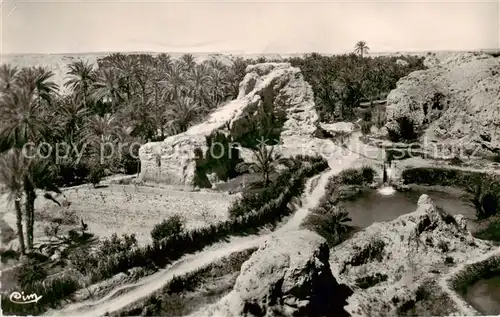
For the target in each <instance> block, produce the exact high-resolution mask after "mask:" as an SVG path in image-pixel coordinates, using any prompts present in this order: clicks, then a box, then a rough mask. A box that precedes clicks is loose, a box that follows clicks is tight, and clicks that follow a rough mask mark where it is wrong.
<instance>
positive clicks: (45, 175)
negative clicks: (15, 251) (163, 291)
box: [23, 158, 62, 250]
mask: <svg viewBox="0 0 500 317" xmlns="http://www.w3.org/2000/svg"><path fill="white" fill-rule="evenodd" d="M25 167H26V169H25V172H24V175H23V188H24V193H25V195H26V203H25V211H26V234H27V238H28V250H32V249H33V228H34V226H35V200H36V198H37V195H36V190H37V189H42V190H45V191H52V192H55V193H57V194H61V193H62V192H61V191H60V190H59V188H58V187H57V186H56V185H55V177H54V173H53V170H52V164H51V162H50V161H48V160H46V161H43V160H40V159H37V158H35V159H30V160H26V165H25ZM45 197H47V198H49V199H51V200H53V201H55V202H56V203H57V201H56V200H54V199H53V198H52V196H50V195H48V194H46V196H45Z"/></svg>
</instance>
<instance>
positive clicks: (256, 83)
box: [139, 63, 333, 185]
mask: <svg viewBox="0 0 500 317" xmlns="http://www.w3.org/2000/svg"><path fill="white" fill-rule="evenodd" d="M264 102H272V105H273V108H274V109H277V110H281V111H283V112H284V113H286V119H287V120H286V121H285V123H284V126H283V131H282V133H281V144H279V146H278V148H279V150H280V151H281V152H282V154H283V155H284V156H291V155H297V154H305V155H312V154H315V153H319V151H322V150H321V148H328V149H329V147H332V146H333V143H332V141H330V140H322V139H315V138H313V137H312V136H311V135H312V133H313V132H314V131H315V124H316V123H317V121H318V115H317V113H316V111H315V108H314V96H313V92H312V89H311V87H310V85H309V84H308V83H307V82H306V81H305V80H304V78H303V76H302V74H301V73H300V70H299V69H298V68H295V67H292V66H291V65H290V64H289V63H264V64H257V65H250V66H248V68H247V75H246V76H245V78H244V79H243V81H242V82H241V84H240V91H239V95H238V98H237V99H236V100H234V101H231V102H229V103H228V104H226V105H225V106H223V107H221V108H219V109H217V110H216V111H215V112H214V113H212V114H211V115H210V117H209V118H208V119H207V121H205V122H203V123H201V124H198V125H195V126H192V127H191V128H190V129H189V130H188V131H186V132H184V133H181V134H178V135H174V136H171V137H168V138H167V139H165V141H163V142H155V143H147V144H145V145H144V146H142V147H141V148H140V151H139V156H140V159H141V174H140V176H139V181H153V182H162V183H169V184H176V185H177V184H182V185H189V184H190V183H191V181H192V179H193V176H194V171H195V162H194V153H193V151H194V149H195V148H196V147H199V148H201V149H202V150H203V152H205V151H206V149H207V143H206V139H205V137H206V136H208V135H210V134H211V133H212V132H214V131H216V130H221V131H222V130H225V129H226V130H227V128H228V127H232V126H233V125H234V123H235V122H237V121H238V120H244V119H245V118H246V117H249V116H250V117H251V116H254V115H256V114H257V112H258V110H259V109H260V108H261V107H262V106H263V103H264ZM242 152H243V153H242V154H243V155H242V157H243V159H248V158H249V157H250V156H251V155H249V153H248V151H242ZM323 152H327V153H328V151H327V150H323Z"/></svg>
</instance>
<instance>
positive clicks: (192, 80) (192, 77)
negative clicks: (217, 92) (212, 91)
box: [188, 64, 210, 104]
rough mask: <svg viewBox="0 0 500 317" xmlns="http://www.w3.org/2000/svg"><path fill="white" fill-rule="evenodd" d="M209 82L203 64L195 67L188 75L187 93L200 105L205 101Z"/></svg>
mask: <svg viewBox="0 0 500 317" xmlns="http://www.w3.org/2000/svg"><path fill="white" fill-rule="evenodd" d="M209 80H210V78H209V76H208V69H207V67H206V65H203V64H202V65H196V66H195V67H194V68H193V69H192V70H191V71H190V72H189V74H188V84H189V93H190V94H191V96H192V97H193V99H194V100H195V101H197V102H198V103H200V104H201V103H202V102H203V101H205V98H206V95H207V91H206V89H207V86H208V83H209Z"/></svg>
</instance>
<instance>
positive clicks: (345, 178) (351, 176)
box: [338, 168, 365, 185]
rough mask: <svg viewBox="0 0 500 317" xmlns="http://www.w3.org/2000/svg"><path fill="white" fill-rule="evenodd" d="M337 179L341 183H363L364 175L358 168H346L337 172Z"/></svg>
mask: <svg viewBox="0 0 500 317" xmlns="http://www.w3.org/2000/svg"><path fill="white" fill-rule="evenodd" d="M338 179H339V181H340V184H342V185H363V184H364V183H365V177H364V176H363V172H362V171H361V170H360V169H356V168H348V169H345V170H343V171H341V172H340V173H339V174H338Z"/></svg>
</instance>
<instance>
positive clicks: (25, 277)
mask: <svg viewBox="0 0 500 317" xmlns="http://www.w3.org/2000/svg"><path fill="white" fill-rule="evenodd" d="M16 273H17V274H16V276H17V281H18V283H19V285H20V286H21V288H23V289H26V288H28V287H30V286H32V285H35V283H36V282H41V281H43V280H44V279H45V278H46V277H47V271H46V270H45V268H44V267H43V266H42V265H41V264H40V263H37V262H35V261H29V262H28V263H26V264H25V265H23V266H21V267H20V268H19V269H18V270H17V272H16Z"/></svg>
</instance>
